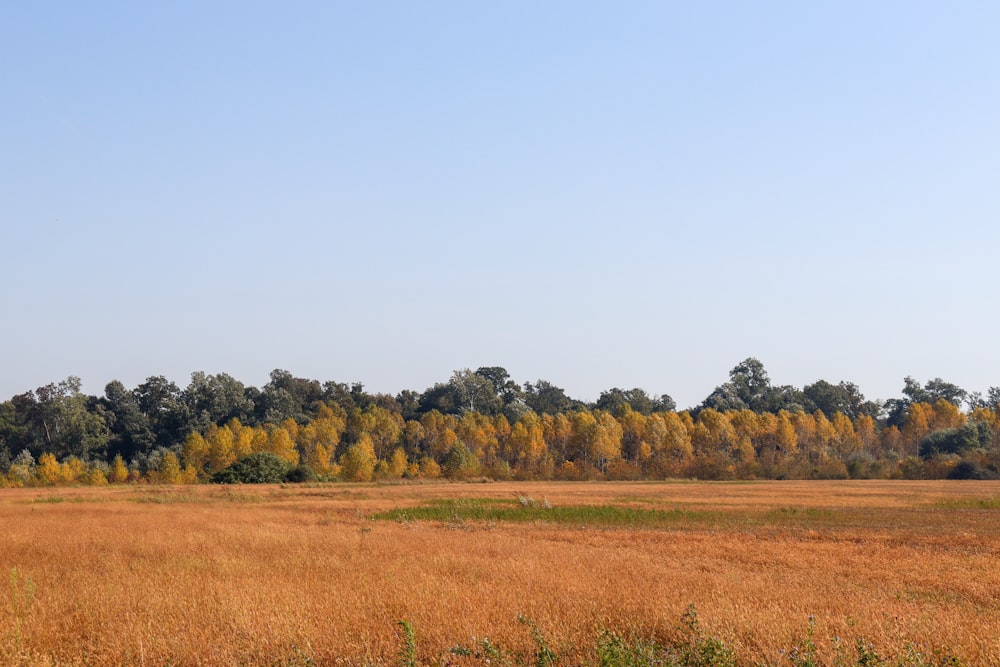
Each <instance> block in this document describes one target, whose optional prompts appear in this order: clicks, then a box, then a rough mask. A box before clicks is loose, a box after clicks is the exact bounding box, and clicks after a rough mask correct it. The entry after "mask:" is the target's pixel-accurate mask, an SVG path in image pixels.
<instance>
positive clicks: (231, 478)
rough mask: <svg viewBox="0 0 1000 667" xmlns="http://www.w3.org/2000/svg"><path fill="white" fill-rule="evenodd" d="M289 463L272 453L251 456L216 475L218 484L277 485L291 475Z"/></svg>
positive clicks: (215, 479)
mask: <svg viewBox="0 0 1000 667" xmlns="http://www.w3.org/2000/svg"><path fill="white" fill-rule="evenodd" d="M288 468H289V466H288V462H287V461H285V460H284V459H283V458H281V457H280V456H278V455H277V454H272V453H271V452H257V453H255V454H249V455H247V456H244V457H243V458H242V459H240V460H239V461H237V462H236V463H234V464H232V465H231V466H229V467H228V468H226V469H225V470H222V471H220V472H217V473H215V475H213V476H212V482H214V483H216V484H277V483H279V482H283V481H284V480H285V476H286V475H288V474H289V469H288Z"/></svg>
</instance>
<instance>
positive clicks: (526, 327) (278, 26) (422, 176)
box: [0, 1, 1000, 407]
mask: <svg viewBox="0 0 1000 667" xmlns="http://www.w3.org/2000/svg"><path fill="white" fill-rule="evenodd" d="M998 31H1000V5H998V4H995V3H985V2H960V3H952V4H947V5H946V4H944V3H937V2H924V1H907V2H902V1H886V2H876V3H872V2H853V1H839V2H811V3H796V2H771V1H764V2H755V3H744V2H721V1H720V2H711V1H709V2H698V3H681V2H662V1H656V2H630V3H612V2H589V1H574V2H568V1H554V2H544V3H539V2H521V1H514V2H503V3H476V2H472V3H458V2H453V3H449V2H441V1H428V2H422V3H415V2H392V1H385V2H364V3H346V2H291V3H278V2H253V3H237V2H198V3H194V2H177V3H126V2H103V1H99V2H94V3H72V2H45V3H6V4H5V5H4V6H3V7H2V8H0V80H2V81H3V86H2V87H0V244H2V246H0V247H2V250H3V252H2V254H0V284H2V288H0V289H2V292H0V293H2V296H3V309H2V312H3V315H4V316H3V318H2V321H0V325H2V326H0V401H2V400H6V399H7V398H9V397H11V396H13V395H14V394H18V393H22V392H25V391H28V390H30V389H34V388H36V387H38V386H41V385H44V384H48V383H49V382H58V381H60V380H62V379H65V378H66V377H67V376H69V375H76V376H79V377H80V378H82V380H83V387H84V391H86V392H87V393H92V394H102V393H103V390H104V386H105V384H106V383H107V382H109V381H110V380H113V379H118V380H121V381H122V382H124V383H125V385H126V386H128V387H134V386H135V385H137V384H139V383H141V382H143V381H144V380H145V379H146V378H147V377H149V376H154V375H164V376H166V377H167V378H169V379H171V380H173V381H175V382H176V383H177V384H178V385H180V386H181V387H184V386H186V384H187V383H188V381H189V377H190V374H191V373H192V372H193V371H205V372H207V373H213V374H215V373H222V372H225V373H228V374H230V375H232V376H234V377H236V378H237V379H239V380H241V381H243V382H245V383H247V384H252V385H256V386H261V385H263V384H264V383H266V382H267V381H268V373H269V372H270V371H271V370H272V369H274V368H283V369H287V370H289V371H290V372H292V373H294V374H295V375H297V376H300V377H308V378H315V379H319V380H321V381H326V380H336V381H340V382H354V381H360V382H363V383H364V384H365V386H366V388H367V389H369V390H370V391H377V392H387V393H393V394H395V393H397V392H399V391H400V390H402V389H414V390H420V391H422V390H423V389H425V388H427V387H429V386H431V385H432V384H434V383H435V382H445V381H447V380H448V378H449V377H450V376H451V374H452V372H453V371H454V370H456V369H462V368H472V369H475V368H476V367H478V366H493V365H498V366H503V367H505V368H506V369H507V370H508V371H509V372H510V374H511V376H512V377H513V378H514V379H515V380H516V381H518V382H519V383H523V382H525V381H532V382H534V381H535V380H537V379H545V380H548V381H550V382H552V383H553V384H556V385H558V386H560V387H562V388H564V389H565V390H566V392H567V393H568V394H569V395H570V396H572V397H574V398H579V399H582V400H595V399H596V398H597V397H598V395H599V394H600V393H601V391H603V390H606V389H609V388H611V387H621V388H625V389H628V388H632V387H641V388H643V389H645V390H646V391H648V392H649V393H650V394H654V395H659V394H663V393H667V394H670V395H671V396H672V397H673V398H674V399H676V401H677V404H678V406H680V407H688V406H693V405H696V404H698V403H700V402H701V401H702V400H703V399H704V398H705V397H706V396H707V395H708V394H709V392H711V391H712V389H713V388H714V387H716V386H717V385H719V384H721V383H722V382H724V381H726V380H727V379H728V375H727V374H728V372H729V370H730V369H731V368H732V367H733V366H735V365H736V364H737V363H739V362H740V361H742V360H743V359H745V358H747V357H751V356H752V357H756V358H758V359H760V360H761V361H762V362H763V363H764V366H765V368H766V369H767V371H768V372H769V375H770V377H771V380H772V381H773V382H774V383H775V384H782V385H783V384H790V385H795V386H798V387H801V386H803V385H805V384H809V383H812V382H814V381H816V380H818V379H825V380H827V381H830V382H834V383H835V382H839V381H841V380H846V381H850V382H854V383H856V384H857V385H858V386H859V387H860V388H861V390H862V391H863V392H864V394H865V395H866V396H867V397H868V398H873V399H874V398H882V399H885V398H891V397H895V396H899V395H900V390H901V389H902V387H903V378H904V377H905V376H907V375H910V376H913V377H915V378H916V379H917V380H919V381H920V382H921V383H923V382H926V381H927V380H929V379H931V378H934V377H941V378H944V379H945V380H947V381H949V382H954V383H956V384H958V385H959V386H961V387H962V388H964V389H966V390H969V391H986V390H987V389H988V388H989V387H990V386H994V385H1000V347H998V346H997V344H996V332H997V331H998V330H1000V309H998V307H997V303H998V297H1000V283H998V281H997V277H996V273H997V270H996V253H997V248H998V246H1000V224H998V223H1000V187H998V184H1000V124H998V119H1000V86H998V85H997V83H998V77H1000V47H998V46H997V38H996V36H997V34H998Z"/></svg>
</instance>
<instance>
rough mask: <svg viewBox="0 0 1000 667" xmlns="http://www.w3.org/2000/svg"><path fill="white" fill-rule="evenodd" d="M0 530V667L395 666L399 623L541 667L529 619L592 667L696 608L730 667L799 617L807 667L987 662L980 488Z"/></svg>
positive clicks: (244, 509) (395, 509) (420, 645)
mask: <svg viewBox="0 0 1000 667" xmlns="http://www.w3.org/2000/svg"><path fill="white" fill-rule="evenodd" d="M0 523H2V526H3V529H2V535H3V539H2V541H0V568H2V573H3V578H4V581H3V589H2V594H3V599H2V600H0V662H2V663H3V664H29V665H35V664H73V665H75V664H80V665H97V666H103V665H151V666H152V665H156V666H160V665H236V664H243V665H272V664H282V665H284V664H358V665H361V664H389V665H396V664H403V663H405V662H406V660H407V657H406V656H405V655H404V656H402V657H401V656H400V652H401V647H403V646H404V644H405V642H404V637H403V629H402V628H401V626H400V625H399V624H398V621H400V620H403V619H405V620H407V621H409V622H410V623H411V624H412V626H413V628H415V631H416V659H417V662H418V663H419V664H486V663H487V659H485V658H481V659H476V658H475V657H462V656H461V655H459V654H460V653H461V652H462V651H460V650H458V651H454V652H451V651H449V649H451V648H455V647H459V646H463V647H467V648H472V649H474V648H475V647H477V646H483V638H487V637H488V638H489V640H490V642H491V644H492V645H499V646H502V647H504V649H505V650H506V651H507V652H508V655H509V656H514V657H516V656H521V657H522V658H525V659H526V660H527V661H532V662H533V661H534V660H535V659H534V658H533V657H531V656H533V655H534V653H533V652H534V651H536V650H537V646H538V641H537V638H536V639H533V638H532V628H531V626H530V625H528V624H526V623H524V622H520V621H519V620H518V619H519V616H522V617H525V618H527V619H530V620H531V622H533V623H534V624H535V627H536V628H537V633H539V636H542V637H544V642H545V644H546V645H547V646H548V647H550V648H551V649H552V650H553V651H554V652H555V654H556V655H557V656H558V657H557V661H558V663H559V664H563V665H577V664H589V663H594V662H596V660H597V658H596V653H595V646H596V644H597V641H598V636H599V634H600V633H601V632H602V631H604V630H610V631H614V632H615V633H617V634H619V635H621V636H623V637H641V638H647V639H656V640H662V641H673V640H677V639H679V638H683V635H684V632H685V630H684V629H682V628H681V624H680V620H681V616H682V614H683V613H684V611H685V609H687V608H688V606H689V605H691V604H694V605H695V606H696V609H697V613H698V616H699V619H700V625H701V628H702V630H703V632H704V633H705V635H706V636H711V637H715V638H718V639H720V640H722V641H724V642H725V643H726V644H728V645H729V646H731V647H732V648H733V649H734V650H735V651H736V654H737V655H738V656H739V664H747V665H751V664H766V665H781V664H807V663H805V662H801V659H802V657H801V654H799V655H798V656H796V654H795V653H794V652H793V653H789V650H790V649H791V648H792V647H794V646H796V645H798V646H800V647H802V646H803V645H804V642H805V641H806V640H807V632H808V630H809V627H810V620H809V618H810V617H813V619H814V620H813V624H814V627H813V631H812V632H813V634H812V641H813V642H814V643H815V644H816V646H817V650H816V660H815V661H816V662H818V663H819V664H834V663H835V659H836V658H835V652H834V641H835V640H834V639H833V638H835V637H837V638H839V642H840V644H841V645H842V646H843V647H844V654H845V655H846V656H847V657H848V658H849V659H850V664H856V663H855V662H854V661H855V660H856V656H855V642H856V640H857V639H858V638H864V639H865V641H867V642H871V644H872V645H873V646H874V647H875V649H876V650H877V651H879V652H880V653H881V654H882V655H883V656H895V657H897V658H898V660H895V659H894V661H893V662H891V663H888V662H887V664H896V663H897V661H899V662H901V664H902V663H906V658H905V657H901V656H905V655H906V654H907V651H909V652H910V653H911V654H913V653H914V652H915V651H919V652H920V653H921V654H922V655H923V656H926V657H933V656H934V655H935V651H937V653H938V654H939V656H938V658H939V659H942V656H943V655H944V652H945V651H946V650H950V651H951V652H953V653H954V654H955V655H956V656H957V657H958V658H960V660H961V664H965V665H1000V486H998V485H997V484H996V483H990V482H876V481H864V482H762V483H731V484H730V483H687V482H678V483H635V484H632V483H483V484H473V483H469V484H448V483H440V484H412V485H405V484H400V485H387V486H374V485H367V486H364V485H348V484H337V485H329V486H315V487H293V486H287V487H277V486H274V487H252V486H239V487H225V488H223V487H217V486H214V487H213V486H203V487H147V486H131V487H111V488H104V489H93V488H76V489H23V490H5V491H3V492H0ZM795 660H800V662H799V663H796V662H795ZM498 663H500V664H502V660H500V659H497V658H496V657H495V656H494V658H492V659H491V664H498ZM914 663H916V659H913V660H910V664H914ZM845 664H847V663H845ZM935 664H936V663H935Z"/></svg>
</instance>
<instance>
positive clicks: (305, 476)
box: [285, 463, 319, 484]
mask: <svg viewBox="0 0 1000 667" xmlns="http://www.w3.org/2000/svg"><path fill="white" fill-rule="evenodd" d="M317 479H319V475H317V474H316V471H315V470H313V469H312V468H310V467H309V466H307V465H306V464H304V463H300V464H299V465H297V466H295V467H294V468H292V469H291V470H289V471H288V474H286V475H285V481H286V482H294V483H296V484H297V483H299V482H315V481H316V480H317Z"/></svg>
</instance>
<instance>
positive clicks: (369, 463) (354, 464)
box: [340, 434, 378, 482]
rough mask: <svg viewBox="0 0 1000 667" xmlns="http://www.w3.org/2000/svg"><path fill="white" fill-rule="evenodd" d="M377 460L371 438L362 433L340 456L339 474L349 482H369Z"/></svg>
mask: <svg viewBox="0 0 1000 667" xmlns="http://www.w3.org/2000/svg"><path fill="white" fill-rule="evenodd" d="M377 461H378V459H376V458H375V447H374V446H373V445H372V440H371V438H370V437H369V436H368V435H367V434H364V435H362V436H361V438H360V439H359V440H358V441H357V442H356V443H355V444H353V445H351V446H350V447H348V448H347V451H346V452H344V455H343V456H341V457H340V474H341V476H342V477H343V478H344V479H345V480H347V481H349V482H370V481H371V480H372V477H373V476H374V475H375V464H376V463H377Z"/></svg>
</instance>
